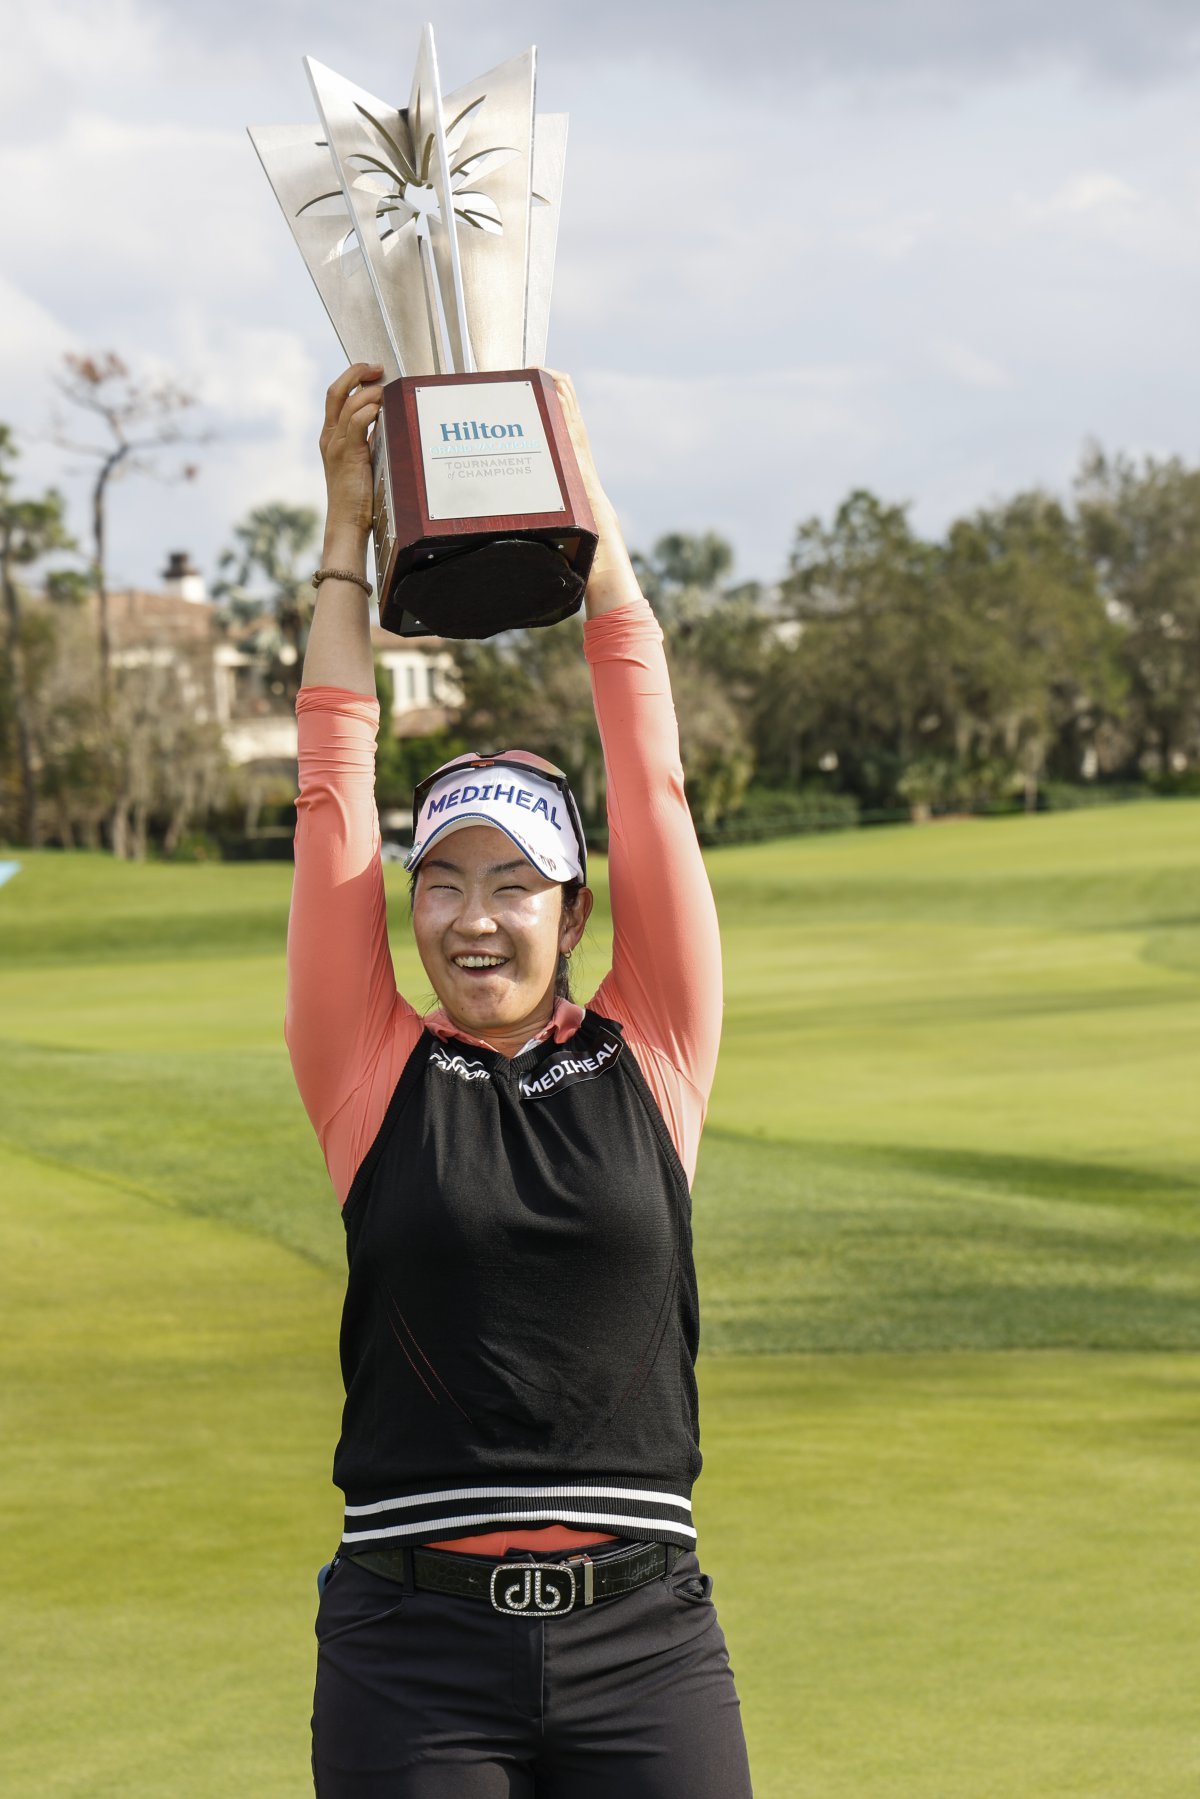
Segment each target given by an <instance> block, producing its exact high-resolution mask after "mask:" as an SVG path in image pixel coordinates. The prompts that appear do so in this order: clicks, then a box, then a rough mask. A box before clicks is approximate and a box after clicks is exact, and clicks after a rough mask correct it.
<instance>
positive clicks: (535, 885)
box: [413, 825, 592, 1055]
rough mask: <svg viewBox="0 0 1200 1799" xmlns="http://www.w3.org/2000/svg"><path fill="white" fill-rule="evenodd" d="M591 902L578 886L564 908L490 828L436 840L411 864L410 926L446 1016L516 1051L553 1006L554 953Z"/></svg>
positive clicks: (573, 934) (552, 888) (571, 942)
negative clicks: (569, 905) (414, 866)
mask: <svg viewBox="0 0 1200 1799" xmlns="http://www.w3.org/2000/svg"><path fill="white" fill-rule="evenodd" d="M591 906H592V896H591V894H590V893H589V892H588V890H587V888H584V889H583V890H582V892H581V893H580V895H579V898H578V900H577V901H576V903H575V905H574V907H573V908H572V909H571V910H570V911H567V910H566V909H564V906H563V890H562V887H561V886H560V884H559V883H558V882H557V881H548V880H547V879H546V878H545V876H544V875H542V874H540V873H539V872H538V871H537V869H535V868H534V867H533V865H532V863H530V862H527V861H526V859H525V857H524V856H520V855H514V850H513V844H512V840H511V838H509V837H506V836H505V834H504V832H503V831H498V830H496V829H495V828H494V827H493V826H492V825H467V826H464V827H463V829H461V830H458V831H453V832H451V833H449V834H447V835H446V836H444V837H442V838H441V839H440V840H439V841H438V842H437V843H436V844H435V845H434V846H433V848H432V849H431V850H430V852H429V854H428V856H426V857H425V859H424V860H423V861H422V862H421V864H420V867H419V869H418V871H417V881H416V887H415V890H414V893H413V933H414V935H415V937H416V940H417V950H418V953H419V954H420V957H421V962H422V964H423V965H424V969H425V972H426V974H427V975H428V976H429V979H430V981H431V982H432V984H433V988H434V991H435V993H436V994H437V996H438V999H439V1000H440V1001H441V1003H442V1006H443V1007H444V1009H445V1011H446V1013H447V1015H448V1017H449V1018H450V1020H451V1022H452V1023H453V1024H456V1025H458V1026H459V1027H460V1028H461V1029H463V1030H465V1031H467V1032H469V1033H470V1035H471V1036H473V1037H482V1038H484V1039H485V1040H486V1041H487V1042H490V1043H493V1044H494V1045H495V1047H496V1048H497V1049H502V1050H503V1051H504V1052H505V1053H506V1054H508V1055H512V1054H515V1053H516V1051H517V1050H519V1049H520V1048H521V1046H522V1045H523V1044H524V1043H525V1042H526V1041H527V1040H528V1039H529V1038H530V1037H531V1036H533V1035H534V1034H535V1032H537V1031H539V1030H540V1029H541V1028H542V1026H543V1025H544V1024H545V1023H546V1022H547V1020H548V1019H549V1017H550V1014H551V1012H552V1011H553V1010H554V984H555V976H556V973H557V970H558V958H559V954H560V952H567V951H570V950H572V949H574V947H575V945H576V944H577V943H578V941H579V939H580V937H581V936H582V935H583V927H584V925H585V924H586V922H587V917H588V913H589V912H590V911H591ZM514 1045H515V1047H513V1046H514Z"/></svg>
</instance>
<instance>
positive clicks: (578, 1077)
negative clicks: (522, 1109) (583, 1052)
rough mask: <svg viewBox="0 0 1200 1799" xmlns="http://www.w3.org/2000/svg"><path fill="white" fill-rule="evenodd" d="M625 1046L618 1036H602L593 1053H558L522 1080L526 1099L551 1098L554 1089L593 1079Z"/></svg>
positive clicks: (554, 1091)
mask: <svg viewBox="0 0 1200 1799" xmlns="http://www.w3.org/2000/svg"><path fill="white" fill-rule="evenodd" d="M623 1048H624V1044H623V1043H622V1042H621V1039H620V1038H619V1037H603V1038H601V1040H600V1044H599V1047H598V1048H597V1049H596V1051H595V1053H594V1054H593V1055H590V1056H571V1055H563V1056H557V1057H555V1058H554V1059H553V1060H552V1061H551V1062H549V1063H547V1064H546V1065H544V1066H543V1068H542V1070H541V1072H540V1074H538V1075H536V1076H535V1077H534V1078H533V1079H532V1080H530V1079H528V1078H523V1079H522V1080H521V1082H520V1083H519V1084H520V1088H521V1095H522V1097H523V1098H524V1099H549V1097H550V1095H551V1094H552V1093H559V1092H561V1090H562V1089H563V1088H564V1087H573V1086H575V1084H576V1082H578V1081H594V1080H595V1079H596V1076H597V1075H599V1074H603V1073H604V1071H605V1070H606V1069H607V1068H610V1067H611V1066H612V1064H613V1063H614V1062H615V1061H616V1059H617V1057H618V1056H619V1055H620V1053H621V1051H622V1049H623Z"/></svg>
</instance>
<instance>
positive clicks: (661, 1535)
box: [342, 1476, 696, 1548]
mask: <svg viewBox="0 0 1200 1799" xmlns="http://www.w3.org/2000/svg"><path fill="white" fill-rule="evenodd" d="M539 1524H564V1525H570V1526H571V1527H572V1528H574V1529H578V1530H597V1531H609V1532H611V1533H612V1535H613V1536H634V1537H638V1538H642V1539H644V1540H646V1541H648V1542H653V1543H680V1544H682V1545H683V1546H684V1547H685V1548H690V1547H691V1546H692V1544H694V1543H695V1541H696V1532H695V1529H694V1528H693V1525H692V1504H691V1500H690V1499H689V1498H688V1497H686V1496H685V1495H684V1494H682V1493H665V1492H662V1491H660V1490H659V1489H657V1488H653V1487H634V1486H628V1485H626V1484H625V1483H624V1482H623V1481H622V1480H621V1478H620V1477H619V1476H617V1477H615V1478H613V1479H611V1480H606V1481H603V1482H601V1481H575V1482H572V1483H570V1484H569V1485H562V1486H495V1487H449V1488H443V1489H442V1490H441V1491H438V1492H430V1493H407V1494H405V1495H404V1496H403V1497H402V1498H399V1499H378V1500H373V1501H371V1502H370V1503H369V1504H363V1505H359V1504H352V1503H350V1501H349V1498H347V1504H346V1518H345V1525H344V1528H343V1531H342V1542H343V1543H346V1544H350V1545H358V1544H362V1543H386V1542H404V1541H406V1540H415V1541H418V1542H419V1541H422V1540H425V1539H428V1538H430V1537H447V1536H452V1535H453V1534H454V1533H455V1532H464V1533H466V1532H470V1533H474V1532H476V1531H491V1530H502V1529H504V1528H506V1527H519V1526H521V1525H539Z"/></svg>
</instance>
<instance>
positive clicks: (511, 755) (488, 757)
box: [412, 750, 587, 881]
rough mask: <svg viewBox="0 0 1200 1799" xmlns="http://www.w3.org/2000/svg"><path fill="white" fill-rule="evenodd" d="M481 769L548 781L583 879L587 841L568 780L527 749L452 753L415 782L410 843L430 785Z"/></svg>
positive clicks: (585, 867) (560, 770)
mask: <svg viewBox="0 0 1200 1799" xmlns="http://www.w3.org/2000/svg"><path fill="white" fill-rule="evenodd" d="M481 768H514V769H516V770H518V772H519V771H520V770H521V769H523V768H527V769H529V770H530V771H531V772H532V773H533V774H536V775H540V776H541V777H542V779H543V781H549V782H550V784H551V785H552V786H553V787H556V788H557V789H558V791H559V793H561V794H562V797H563V803H564V804H565V806H566V808H567V816H568V818H569V819H570V820H571V826H572V829H573V830H574V832H575V841H576V843H577V844H578V846H579V866H580V870H581V871H582V874H583V878H584V880H585V881H586V880H587V842H586V840H585V838H584V835H583V820H582V819H581V818H580V816H579V808H578V806H577V805H576V804H575V795H574V794H573V793H572V792H571V787H570V783H569V782H568V780H567V777H566V775H565V773H564V772H563V770H562V769H561V768H556V767H555V765H554V763H553V762H547V760H546V758H545V757H544V756H535V755H534V754H533V752H532V751H531V750H496V751H494V752H493V753H491V754H479V753H477V752H476V751H474V750H469V751H468V752H467V754H466V755H465V756H456V757H455V758H454V760H453V761H452V762H444V763H443V764H442V766H441V768H435V769H434V771H433V773H432V774H431V775H426V776H425V779H424V780H423V781H418V783H417V785H416V787H415V788H414V790H413V824H412V828H413V842H414V843H415V842H416V841H417V830H418V827H419V825H420V820H421V808H422V806H424V804H425V801H426V800H427V799H428V798H429V795H430V793H431V792H432V791H433V789H434V787H435V786H436V785H437V783H438V782H439V781H441V780H444V779H445V777H446V776H447V775H456V774H458V773H459V772H460V771H463V772H466V771H472V770H475V769H481Z"/></svg>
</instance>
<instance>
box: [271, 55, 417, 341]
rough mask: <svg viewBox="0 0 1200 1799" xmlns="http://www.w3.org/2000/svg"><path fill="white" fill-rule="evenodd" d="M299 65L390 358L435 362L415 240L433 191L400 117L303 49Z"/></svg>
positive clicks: (405, 125)
mask: <svg viewBox="0 0 1200 1799" xmlns="http://www.w3.org/2000/svg"><path fill="white" fill-rule="evenodd" d="M304 66H305V68H306V69H307V71H308V79H309V81H310V83H311V84H312V90H313V96H314V98H315V100H316V102H317V109H318V111H319V112H320V115H321V123H322V125H323V126H324V129H325V136H326V138H327V139H328V142H329V148H330V150H331V151H332V153H333V159H334V162H335V163H336V165H337V170H338V176H339V178H340V180H341V184H342V192H343V193H344V194H345V196H346V203H347V205H348V206H349V208H350V212H351V215H352V217H353V219H354V223H355V226H356V227H357V230H358V235H359V241H360V242H361V244H362V251H363V257H364V259H365V262H366V269H367V275H368V278H369V279H370V282H371V286H372V288H373V289H374V291H375V299H376V302H377V304H378V306H379V310H380V312H381V313H382V315H383V320H384V324H385V326H386V327H387V331H388V335H389V337H390V338H391V340H392V345H393V348H394V350H395V354H396V360H397V361H398V362H399V364H400V368H401V371H402V372H403V373H404V374H406V375H407V374H414V373H416V372H418V371H421V372H425V371H428V370H430V369H434V370H437V369H441V367H442V358H441V354H440V346H439V344H438V342H437V339H436V337H435V336H434V335H432V334H431V332H430V325H429V311H428V305H427V299H426V287H425V283H426V258H425V257H424V256H423V255H422V253H421V247H420V246H421V242H422V239H423V237H424V235H425V221H426V220H427V218H428V214H429V212H430V211H431V210H432V207H433V206H434V205H436V198H435V196H434V193H433V189H432V188H431V187H429V186H428V185H427V184H423V183H421V182H418V181H417V179H416V171H415V170H414V168H413V148H412V141H411V139H410V137H409V132H408V121H407V119H406V117H405V115H404V113H402V112H398V111H397V109H396V108H395V107H394V106H388V105H387V103H386V102H385V101H383V100H379V99H377V98H376V96H375V95H374V94H369V93H367V91H366V89H365V88H361V87H355V85H354V83H353V82H352V81H347V80H346V78H345V76H344V75H338V74H335V73H334V71H333V70H332V69H327V68H326V67H325V66H324V64H323V63H319V62H316V61H314V60H313V58H312V57H311V56H306V57H305V59H304ZM444 372H447V373H448V372H449V371H448V370H447V371H444Z"/></svg>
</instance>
